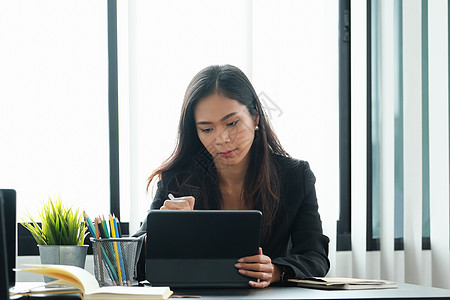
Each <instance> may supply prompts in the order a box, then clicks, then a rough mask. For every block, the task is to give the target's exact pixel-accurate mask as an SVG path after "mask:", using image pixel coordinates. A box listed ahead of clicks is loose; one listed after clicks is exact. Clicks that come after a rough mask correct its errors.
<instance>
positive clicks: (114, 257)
mask: <svg viewBox="0 0 450 300" xmlns="http://www.w3.org/2000/svg"><path fill="white" fill-rule="evenodd" d="M142 240H143V239H142V238H115V239H112V238H111V239H94V238H91V242H92V250H93V254H94V255H93V256H94V272H95V278H96V279H97V281H98V282H99V284H100V286H110V285H128V286H131V285H136V284H137V281H136V279H135V269H136V264H137V261H138V258H139V254H140V251H141V247H142Z"/></svg>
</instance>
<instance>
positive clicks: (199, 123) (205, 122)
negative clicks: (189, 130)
mask: <svg viewBox="0 0 450 300" xmlns="http://www.w3.org/2000/svg"><path fill="white" fill-rule="evenodd" d="M236 114H237V112H232V113H229V114H228V115H226V116H225V117H223V118H222V119H220V121H224V120H226V119H228V118H231V117H232V116H234V115H236ZM196 124H197V125H202V124H212V122H209V121H200V122H197V123H196Z"/></svg>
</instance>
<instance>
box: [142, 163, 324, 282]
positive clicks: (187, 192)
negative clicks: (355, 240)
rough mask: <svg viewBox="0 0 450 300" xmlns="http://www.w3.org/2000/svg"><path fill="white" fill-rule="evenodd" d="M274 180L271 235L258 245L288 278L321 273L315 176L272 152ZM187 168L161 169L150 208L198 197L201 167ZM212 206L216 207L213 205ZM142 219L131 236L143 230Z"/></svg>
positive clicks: (306, 166)
mask: <svg viewBox="0 0 450 300" xmlns="http://www.w3.org/2000/svg"><path fill="white" fill-rule="evenodd" d="M272 159H273V161H274V163H275V166H276V169H277V173H278V180H279V182H280V186H281V190H280V203H281V204H280V208H279V209H278V212H277V216H276V217H275V220H274V224H273V226H272V228H271V234H270V235H269V237H268V238H267V239H266V240H265V242H264V243H263V244H262V245H261V247H262V249H263V253H264V254H265V255H267V256H269V257H270V258H271V259H272V263H274V264H276V265H278V266H282V267H285V268H286V271H287V276H288V278H298V279H301V278H306V277H312V276H325V275H326V274H327V272H328V270H329V268H330V262H329V260H328V243H329V239H328V237H326V236H325V235H323V233H322V222H321V220H320V215H319V212H318V205H317V198H316V191H315V187H314V184H315V181H316V178H315V176H314V174H313V172H312V171H311V169H310V167H309V164H308V163H307V162H306V161H301V160H296V159H292V158H289V157H284V156H280V155H273V156H272ZM187 169H188V170H189V171H188V172H186V171H183V172H180V171H168V172H164V173H163V175H162V179H161V180H160V181H159V182H158V188H157V191H156V194H155V198H154V200H153V202H152V205H151V209H159V208H160V207H161V206H162V204H163V202H164V201H165V200H166V199H168V194H169V193H172V194H173V195H174V196H175V197H181V196H194V197H195V199H196V205H195V207H194V208H195V209H202V208H201V207H198V205H197V200H198V199H200V198H201V197H202V194H201V188H200V186H201V183H200V181H199V179H198V178H199V177H200V178H201V177H202V176H203V177H205V176H208V174H206V175H205V169H204V168H201V166H200V167H199V163H198V162H196V163H190V164H189V167H188V168H187ZM213 209H220V208H219V206H218V205H217V206H215V207H214V204H213ZM146 228H147V224H146V220H144V223H143V224H142V226H141V228H140V229H139V231H138V232H137V233H136V234H135V235H139V234H142V233H145V232H146Z"/></svg>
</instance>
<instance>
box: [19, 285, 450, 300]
mask: <svg viewBox="0 0 450 300" xmlns="http://www.w3.org/2000/svg"><path fill="white" fill-rule="evenodd" d="M20 284H21V283H18V285H20ZM183 295H189V296H201V298H199V299H200V300H210V299H215V300H217V299H230V300H238V299H239V300H246V299H260V300H268V299H270V300H273V299H282V300H286V299H310V300H316V299H319V300H325V299H329V300H339V299H370V300H374V299H403V300H406V299H415V300H418V299H448V300H450V290H446V289H439V288H432V287H425V286H419V285H412V284H404V283H399V284H398V288H396V289H380V290H352V291H348V290H347V291H346V290H340V291H327V290H316V289H307V288H300V287H270V288H265V289H251V288H250V289H174V296H183ZM38 298H39V299H45V298H47V297H41V296H36V297H29V298H26V297H22V298H19V299H38ZM49 298H51V299H52V300H53V299H62V300H68V299H79V297H78V296H76V295H72V296H67V295H59V296H52V297H49ZM16 299H17V298H16ZM172 299H174V298H172ZM180 299H195V298H180Z"/></svg>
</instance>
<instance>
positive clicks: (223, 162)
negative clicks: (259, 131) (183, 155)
mask: <svg viewBox="0 0 450 300" xmlns="http://www.w3.org/2000/svg"><path fill="white" fill-rule="evenodd" d="M194 117H195V123H196V126H197V134H198V137H199V138H200V141H201V142H202V144H203V146H205V148H206V149H207V150H208V152H209V153H210V154H211V155H212V157H213V158H214V162H215V164H216V166H217V167H225V166H238V165H240V164H242V163H246V162H247V161H248V158H249V151H250V147H251V146H252V143H253V139H254V138H255V128H256V125H257V124H258V118H257V117H253V116H252V115H250V113H249V111H248V109H247V107H246V106H245V105H242V104H241V103H239V102H238V101H237V100H233V99H230V98H227V97H225V96H222V95H219V94H213V95H210V96H207V97H205V98H203V99H201V100H200V101H199V102H198V103H197V106H196V107H195V110H194Z"/></svg>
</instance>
